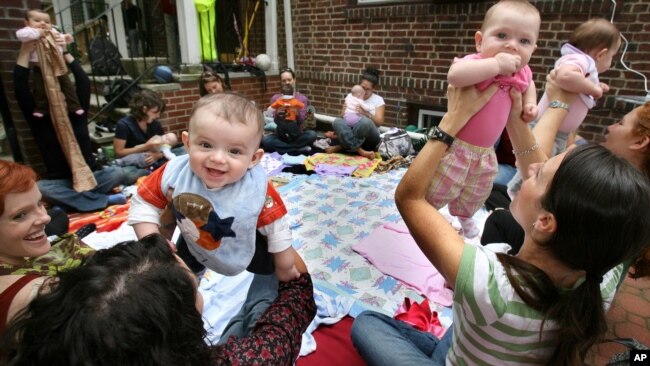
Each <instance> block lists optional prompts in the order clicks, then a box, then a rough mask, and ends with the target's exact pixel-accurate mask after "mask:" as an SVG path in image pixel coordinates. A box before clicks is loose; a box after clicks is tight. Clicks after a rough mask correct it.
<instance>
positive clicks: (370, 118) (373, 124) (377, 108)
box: [325, 67, 386, 159]
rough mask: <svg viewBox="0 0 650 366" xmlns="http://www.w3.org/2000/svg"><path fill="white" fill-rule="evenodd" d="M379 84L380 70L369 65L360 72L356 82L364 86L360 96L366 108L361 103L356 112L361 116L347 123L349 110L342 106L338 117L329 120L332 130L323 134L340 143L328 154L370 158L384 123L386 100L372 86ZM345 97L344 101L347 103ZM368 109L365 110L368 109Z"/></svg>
mask: <svg viewBox="0 0 650 366" xmlns="http://www.w3.org/2000/svg"><path fill="white" fill-rule="evenodd" d="M377 84H379V70H377V69H374V68H371V67H368V68H366V70H365V71H364V72H363V74H362V75H361V82H360V83H359V85H360V86H361V87H362V88H363V90H364V93H363V95H362V97H361V99H362V100H363V102H364V103H365V106H366V108H364V106H362V105H361V104H360V103H359V105H358V106H357V108H356V112H357V113H359V114H361V115H362V117H361V118H360V119H359V120H358V121H357V122H355V123H350V122H349V121H350V112H351V111H346V107H345V106H344V107H343V112H342V113H341V116H342V117H344V118H345V119H343V118H337V119H335V120H334V122H333V123H332V127H333V128H334V131H333V132H328V133H326V134H325V135H326V136H327V137H329V138H331V139H337V140H338V141H339V143H340V145H334V146H331V147H329V148H327V149H326V150H325V152H327V153H336V152H339V151H348V152H355V153H357V154H359V155H361V156H363V157H365V158H368V159H372V158H373V157H374V153H373V151H375V150H376V149H377V145H379V142H380V138H379V128H378V127H379V126H381V125H382V124H383V123H384V110H385V108H386V103H385V102H384V98H382V97H380V96H379V95H377V94H375V92H374V90H375V86H377ZM347 99H348V98H346V104H347ZM368 107H369V108H370V110H367V108H368Z"/></svg>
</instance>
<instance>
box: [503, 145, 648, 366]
mask: <svg viewBox="0 0 650 366" xmlns="http://www.w3.org/2000/svg"><path fill="white" fill-rule="evenodd" d="M649 192H650V182H648V179H647V178H646V177H645V176H643V174H641V172H640V171H639V170H637V169H636V168H634V167H633V166H632V165H631V164H629V163H628V162H627V161H625V160H623V159H622V158H619V157H617V156H615V155H614V154H613V153H612V152H611V151H609V150H607V149H606V148H605V147H603V146H600V145H593V144H592V145H585V146H581V147H578V148H576V149H574V150H573V151H571V152H570V153H568V154H567V156H566V157H565V158H564V160H563V161H562V163H561V164H560V166H559V168H558V170H557V172H556V173H555V175H554V177H553V179H552V181H551V183H550V184H549V187H548V189H547V191H546V193H545V194H544V196H543V197H542V199H541V206H542V208H543V209H544V210H546V211H548V212H550V213H552V214H553V215H554V216H555V220H556V222H557V231H556V232H555V233H554V235H553V237H552V238H551V239H549V241H548V242H546V243H543V244H544V246H545V248H546V249H547V250H548V251H549V252H550V253H552V255H553V257H555V258H558V259H560V260H562V261H563V262H564V263H566V264H567V265H568V266H569V267H570V268H573V269H576V270H584V271H585V272H586V280H585V281H584V282H583V283H582V284H580V285H579V286H577V287H576V288H575V289H573V290H572V291H564V292H561V291H559V290H558V289H557V288H556V286H555V284H554V283H553V282H552V281H551V279H550V278H549V277H548V276H547V275H546V273H544V272H543V271H542V270H541V269H539V268H538V267H536V266H534V265H532V264H529V263H527V262H524V261H522V260H521V259H519V258H517V257H513V256H509V255H505V254H498V255H497V256H498V258H499V261H501V263H503V265H504V267H505V269H506V274H507V275H508V279H509V280H510V283H511V284H512V286H513V288H514V289H515V291H516V292H517V294H518V295H519V296H520V297H521V298H522V300H523V301H524V302H525V303H526V304H528V305H529V306H531V307H532V308H534V309H536V310H538V311H539V312H541V313H542V314H543V316H544V319H545V320H552V321H554V322H556V324H557V325H558V326H559V329H558V339H559V340H561V341H560V342H559V343H558V346H557V348H556V350H555V353H554V354H553V356H552V358H551V359H550V360H549V362H548V363H547V364H549V365H578V364H582V361H583V360H584V356H585V354H586V352H587V350H589V348H591V346H592V345H593V344H595V343H596V342H598V341H599V340H601V338H602V336H603V334H604V333H605V331H606V330H607V323H606V321H605V311H604V307H603V298H602V294H601V291H600V281H601V280H602V277H603V275H605V273H607V272H608V271H609V270H610V269H612V268H613V267H614V266H616V265H618V264H619V263H622V262H624V261H626V260H630V259H631V258H635V257H636V256H637V255H638V253H639V252H640V251H641V250H642V248H643V247H644V245H645V244H646V243H648V242H649V240H650V212H649V211H648V209H647V208H648V207H650V193H649ZM631 213H633V214H631ZM522 284H523V285H524V286H522ZM543 326H544V324H543V323H542V327H543Z"/></svg>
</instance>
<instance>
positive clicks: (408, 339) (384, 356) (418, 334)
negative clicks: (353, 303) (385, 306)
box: [352, 311, 453, 366]
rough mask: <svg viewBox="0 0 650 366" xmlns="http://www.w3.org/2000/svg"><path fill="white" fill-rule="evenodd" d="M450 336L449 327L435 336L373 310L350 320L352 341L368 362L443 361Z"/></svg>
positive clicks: (413, 363)
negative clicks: (351, 321)
mask: <svg viewBox="0 0 650 366" xmlns="http://www.w3.org/2000/svg"><path fill="white" fill-rule="evenodd" d="M452 336H453V329H452V328H450V329H449V330H448V331H447V333H445V335H444V336H443V337H442V339H438V338H436V337H435V336H434V335H433V334H431V333H428V332H422V331H419V330H417V329H415V328H413V327H412V326H411V325H409V324H406V323H404V322H402V321H399V320H395V319H393V318H391V317H389V316H387V315H384V314H381V313H377V312H374V311H364V312H363V313H361V314H359V316H357V318H356V319H355V320H354V323H353V324H352V343H353V344H354V346H355V347H356V349H357V351H359V354H360V355H361V357H362V358H363V359H364V360H365V361H366V362H367V363H368V365H370V366H374V365H387V366H388V365H390V366H394V365H436V366H438V365H445V359H446V358H447V352H449V348H450V347H451V339H452Z"/></svg>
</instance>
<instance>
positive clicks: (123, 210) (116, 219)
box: [68, 203, 131, 233]
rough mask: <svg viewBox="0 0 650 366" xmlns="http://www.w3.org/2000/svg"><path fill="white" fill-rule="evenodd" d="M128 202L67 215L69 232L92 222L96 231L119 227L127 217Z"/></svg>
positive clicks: (111, 229) (129, 205)
mask: <svg viewBox="0 0 650 366" xmlns="http://www.w3.org/2000/svg"><path fill="white" fill-rule="evenodd" d="M129 207H131V204H130V203H125V204H123V205H115V206H109V207H107V208H106V209H104V210H102V211H97V212H91V213H74V214H70V215H68V219H69V220H70V224H69V226H68V231H69V232H75V231H77V230H79V228H81V227H82V226H84V225H87V224H90V223H94V224H95V225H96V226H97V232H98V233H101V232H105V231H113V230H115V229H117V228H118V227H120V225H122V223H124V222H125V221H126V220H127V219H128V217H129Z"/></svg>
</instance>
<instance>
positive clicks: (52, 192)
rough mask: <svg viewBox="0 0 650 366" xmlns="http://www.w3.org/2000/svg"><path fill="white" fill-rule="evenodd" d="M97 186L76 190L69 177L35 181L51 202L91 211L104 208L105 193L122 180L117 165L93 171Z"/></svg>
mask: <svg viewBox="0 0 650 366" xmlns="http://www.w3.org/2000/svg"><path fill="white" fill-rule="evenodd" d="M94 175H95V180H97V187H95V188H93V189H92V190H90V191H84V192H77V191H75V190H74V189H73V188H72V180H71V179H42V180H39V181H38V182H37V184H38V189H39V190H40V191H41V194H42V195H43V198H44V199H45V200H47V201H48V202H51V203H53V204H56V205H59V206H63V207H71V208H73V209H75V210H76V211H81V212H92V211H97V210H101V209H104V208H106V205H107V204H108V197H107V194H108V193H110V192H111V190H112V189H113V188H115V187H117V186H119V185H120V184H122V183H123V181H124V173H123V171H122V169H121V168H119V167H104V168H103V169H102V170H98V171H96V172H94Z"/></svg>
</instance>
